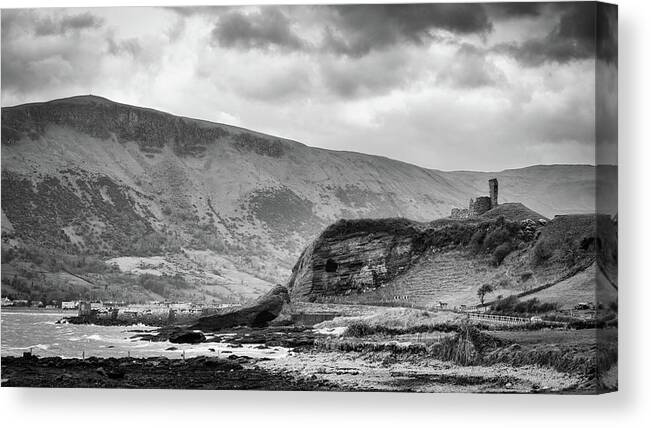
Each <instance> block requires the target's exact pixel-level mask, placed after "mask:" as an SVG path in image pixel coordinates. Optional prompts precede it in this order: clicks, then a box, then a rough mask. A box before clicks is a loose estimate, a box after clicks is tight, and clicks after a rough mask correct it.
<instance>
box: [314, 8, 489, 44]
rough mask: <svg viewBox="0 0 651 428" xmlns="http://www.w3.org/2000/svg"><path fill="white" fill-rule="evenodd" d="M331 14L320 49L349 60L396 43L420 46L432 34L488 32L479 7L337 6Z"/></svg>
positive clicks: (483, 13) (481, 9)
mask: <svg viewBox="0 0 651 428" xmlns="http://www.w3.org/2000/svg"><path fill="white" fill-rule="evenodd" d="M331 10H332V12H333V14H332V18H331V21H330V22H329V25H328V27H326V28H329V29H328V30H327V32H326V36H325V38H324V46H323V49H324V50H326V51H330V52H334V53H337V54H341V55H348V56H352V57H360V56H363V55H366V54H368V53H369V52H370V51H372V50H376V49H383V48H386V47H389V46H393V45H395V44H397V43H403V42H407V43H413V44H422V43H424V42H426V41H429V40H431V39H432V37H433V34H432V33H433V32H434V31H436V30H445V31H449V32H451V33H455V34H464V35H467V34H486V33H487V32H489V31H491V29H492V24H491V23H490V21H489V19H488V16H487V14H486V11H485V9H484V7H483V6H482V5H480V4H462V3H460V4H387V5H341V6H331ZM332 28H336V31H334V30H333V29H332Z"/></svg>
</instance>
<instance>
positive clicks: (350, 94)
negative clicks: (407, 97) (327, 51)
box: [319, 48, 420, 99]
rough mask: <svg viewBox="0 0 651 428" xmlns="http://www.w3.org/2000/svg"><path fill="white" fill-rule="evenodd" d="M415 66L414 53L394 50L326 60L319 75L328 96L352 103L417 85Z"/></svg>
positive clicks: (322, 63) (416, 68) (320, 68)
mask: <svg viewBox="0 0 651 428" xmlns="http://www.w3.org/2000/svg"><path fill="white" fill-rule="evenodd" d="M417 62H418V61H417V58H414V53H412V52H410V51H409V50H406V49H397V48H396V49H391V50H388V51H384V52H382V53H381V54H380V53H370V54H368V55H366V56H364V57H362V58H349V57H335V58H325V59H324V60H323V61H322V62H321V65H320V67H319V72H320V75H321V77H322V81H323V84H324V85H325V88H326V91H327V93H330V94H332V95H335V96H337V97H341V98H346V99H351V98H358V97H364V96H380V95H383V94H385V93H388V92H390V91H392V90H395V89H399V88H401V87H404V86H405V85H407V84H408V83H409V82H413V81H416V80H417V74H418V73H419V70H418V69H419V68H420V67H415V65H416V64H415V63H417Z"/></svg>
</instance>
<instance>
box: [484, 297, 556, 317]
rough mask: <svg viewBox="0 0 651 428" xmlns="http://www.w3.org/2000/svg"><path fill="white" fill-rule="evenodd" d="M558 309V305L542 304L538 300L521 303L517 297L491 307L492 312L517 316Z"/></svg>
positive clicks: (503, 300)
mask: <svg viewBox="0 0 651 428" xmlns="http://www.w3.org/2000/svg"><path fill="white" fill-rule="evenodd" d="M557 309H558V303H541V302H540V301H539V300H538V299H537V298H535V297H534V298H532V299H529V300H525V301H522V302H521V301H520V300H519V299H518V298H517V297H516V296H509V297H507V298H506V299H501V300H499V301H497V302H495V303H493V304H492V305H491V311H494V312H500V313H516V314H539V313H545V312H551V311H555V310H557Z"/></svg>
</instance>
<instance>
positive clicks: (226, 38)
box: [212, 7, 305, 50]
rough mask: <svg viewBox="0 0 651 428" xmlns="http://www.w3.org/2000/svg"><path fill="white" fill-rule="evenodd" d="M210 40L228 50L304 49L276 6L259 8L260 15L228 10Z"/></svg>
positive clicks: (287, 20) (214, 29)
mask: <svg viewBox="0 0 651 428" xmlns="http://www.w3.org/2000/svg"><path fill="white" fill-rule="evenodd" d="M212 37H213V40H214V41H215V42H216V43H218V44H219V45H220V46H223V47H228V48H232V47H235V48H244V49H268V48H272V47H273V48H281V49H287V50H300V49H303V48H304V47H305V42H304V41H303V40H302V39H301V38H300V37H299V36H298V35H296V33H294V31H293V30H292V28H291V21H290V19H289V18H288V17H287V15H286V14H285V13H284V12H283V11H282V10H281V9H279V8H275V7H262V8H260V11H259V12H255V13H249V14H244V13H242V12H240V11H237V10H233V11H229V12H227V13H225V14H223V15H222V16H220V17H219V21H218V23H217V24H216V25H215V27H214V28H213V30H212Z"/></svg>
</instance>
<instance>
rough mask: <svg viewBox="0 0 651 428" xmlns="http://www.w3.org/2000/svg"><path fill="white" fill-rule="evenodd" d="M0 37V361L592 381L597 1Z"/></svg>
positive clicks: (48, 25)
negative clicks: (0, 144)
mask: <svg viewBox="0 0 651 428" xmlns="http://www.w3.org/2000/svg"><path fill="white" fill-rule="evenodd" d="M0 61H1V91H0V94H1V95H0V101H1V105H2V118H1V140H2V158H1V164H2V181H1V183H2V188H1V208H2V220H1V226H2V245H1V248H2V264H1V275H2V283H1V287H0V289H1V293H2V308H1V315H0V318H1V322H2V325H1V348H0V349H1V369H2V370H1V378H2V388H5V387H30V388H109V389H180V390H188V389H204V390H206V389H207V390H265V391H331V392H355V393H360V392H401V393H407V392H410V393H511V394H512V393H517V394H532V393H535V394H570V395H585V394H601V393H606V392H613V391H617V390H618V301H619V299H618V287H619V281H618V277H619V275H618V230H619V222H618V218H619V215H618V7H617V5H614V4H607V3H601V2H550V3H547V2H530V3H500V2H497V3H414V4H410V3H400V4H332V5H329V4H295V5H274V4H264V5H250V4H246V5H243V4H242V5H229V6H226V5H215V6H206V5H204V6H187V5H179V6H169V5H165V6H162V5H161V6H147V7H129V6H110V7H88V8H79V7H49V8H4V7H3V8H2V10H1V52H0ZM631 285H632V284H628V283H626V284H625V287H628V286H631ZM301 394H303V393H301ZM352 396H353V397H354V396H355V395H352Z"/></svg>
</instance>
